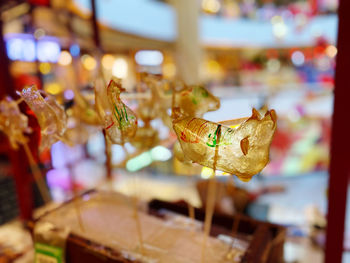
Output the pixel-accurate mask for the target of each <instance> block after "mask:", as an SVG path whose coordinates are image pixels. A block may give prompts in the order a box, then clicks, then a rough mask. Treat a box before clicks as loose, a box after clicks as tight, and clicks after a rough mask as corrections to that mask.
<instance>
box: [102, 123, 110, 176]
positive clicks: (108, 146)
mask: <svg viewBox="0 0 350 263" xmlns="http://www.w3.org/2000/svg"><path fill="white" fill-rule="evenodd" d="M103 137H104V140H105V155H106V175H107V180H108V181H109V182H111V181H112V156H111V143H110V141H109V140H108V138H107V134H106V131H105V130H103Z"/></svg>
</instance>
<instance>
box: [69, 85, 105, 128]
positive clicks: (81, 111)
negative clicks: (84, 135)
mask: <svg viewBox="0 0 350 263" xmlns="http://www.w3.org/2000/svg"><path fill="white" fill-rule="evenodd" d="M73 116H74V117H75V118H77V119H78V120H80V121H81V122H83V123H85V124H89V125H100V124H101V120H100V118H99V116H98V113H97V112H96V109H95V107H94V105H92V104H91V103H90V102H89V101H88V100H87V99H86V98H85V97H84V96H83V95H82V94H81V92H80V91H78V90H74V105H73Z"/></svg>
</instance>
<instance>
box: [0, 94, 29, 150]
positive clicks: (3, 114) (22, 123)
mask: <svg viewBox="0 0 350 263" xmlns="http://www.w3.org/2000/svg"><path fill="white" fill-rule="evenodd" d="M0 131H2V132H3V133H5V135H6V136H7V138H8V139H9V141H10V144H11V147H12V148H13V149H18V145H19V144H24V143H27V141H28V139H27V137H26V136H25V135H24V133H29V132H31V128H30V127H28V117H27V116H26V115H24V114H22V113H21V111H20V109H19V107H18V103H17V102H16V101H14V100H13V99H12V98H11V97H6V98H4V99H3V100H1V101H0Z"/></svg>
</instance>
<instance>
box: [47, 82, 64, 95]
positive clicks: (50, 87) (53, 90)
mask: <svg viewBox="0 0 350 263" xmlns="http://www.w3.org/2000/svg"><path fill="white" fill-rule="evenodd" d="M45 90H46V92H48V93H50V94H52V95H57V94H59V93H60V92H61V91H62V87H61V85H60V84H58V83H56V82H54V83H50V84H47V85H46V87H45Z"/></svg>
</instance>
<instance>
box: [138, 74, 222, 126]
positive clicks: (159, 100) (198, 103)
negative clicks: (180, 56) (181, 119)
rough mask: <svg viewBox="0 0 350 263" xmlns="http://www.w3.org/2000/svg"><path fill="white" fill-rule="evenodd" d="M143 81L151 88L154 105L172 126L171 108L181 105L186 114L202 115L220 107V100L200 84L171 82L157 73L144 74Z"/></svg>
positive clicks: (162, 117) (164, 119) (161, 116)
mask: <svg viewBox="0 0 350 263" xmlns="http://www.w3.org/2000/svg"><path fill="white" fill-rule="evenodd" d="M143 81H144V82H145V83H146V84H147V86H148V87H149V88H150V90H151V94H152V98H153V102H154V107H155V108H156V109H157V112H158V116H159V117H160V118H161V119H162V120H163V122H164V124H165V125H167V126H169V127H171V126H172V124H171V118H170V117H169V115H168V111H169V109H171V108H173V107H180V108H181V110H182V111H183V113H184V114H186V115H187V116H193V117H198V118H200V117H202V116H203V114H204V113H206V112H208V111H215V110H217V109H219V108H220V100H219V98H217V97H215V96H214V95H213V94H211V93H210V92H209V91H208V90H207V89H206V88H205V87H203V86H200V85H190V86H187V85H184V83H182V82H169V81H167V80H163V79H161V78H160V77H159V76H155V75H149V74H148V75H144V76H143Z"/></svg>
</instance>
